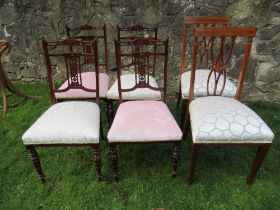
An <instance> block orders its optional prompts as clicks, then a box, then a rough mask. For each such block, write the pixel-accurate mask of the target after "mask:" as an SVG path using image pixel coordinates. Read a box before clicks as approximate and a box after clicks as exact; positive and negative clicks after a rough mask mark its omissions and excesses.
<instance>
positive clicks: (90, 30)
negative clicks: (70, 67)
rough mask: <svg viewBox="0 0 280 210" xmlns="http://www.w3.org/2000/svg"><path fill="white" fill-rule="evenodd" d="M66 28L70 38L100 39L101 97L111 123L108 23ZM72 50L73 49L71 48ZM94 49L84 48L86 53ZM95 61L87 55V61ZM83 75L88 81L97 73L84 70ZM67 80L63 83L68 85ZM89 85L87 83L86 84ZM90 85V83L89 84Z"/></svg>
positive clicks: (92, 96)
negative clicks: (98, 25) (108, 94)
mask: <svg viewBox="0 0 280 210" xmlns="http://www.w3.org/2000/svg"><path fill="white" fill-rule="evenodd" d="M65 28H66V34H67V37H68V38H72V39H79V40H84V41H89V40H94V39H97V40H98V45H99V47H98V57H99V71H100V74H99V78H100V82H99V83H100V99H102V100H103V101H104V103H105V111H106V114H107V118H108V123H109V124H110V122H111V119H110V111H111V107H110V104H109V102H108V100H107V92H108V90H109V76H108V70H109V67H108V62H109V59H108V43H107V29H106V24H104V25H103V26H102V27H96V26H92V25H89V24H83V25H81V26H79V27H69V26H67V25H66V26H65ZM70 50H71V49H70ZM92 50H93V49H91V48H90V47H89V46H87V48H85V49H84V52H85V53H91V52H92ZM92 61H93V58H91V57H89V56H87V57H86V59H85V61H84V62H85V63H91V62H92ZM82 77H83V78H84V80H86V81H87V78H91V77H95V73H94V72H93V71H89V72H83V73H82ZM66 84H67V81H66V82H65V83H64V84H63V85H62V86H66ZM85 86H87V84H85ZM89 87H90V85H89ZM77 92H78V91H77ZM79 95H80V96H83V94H82V93H77V97H78V98H79ZM70 97H71V94H70V93H68V94H63V95H62V97H61V98H62V99H67V98H70ZM94 97H95V96H94V95H91V96H89V98H94Z"/></svg>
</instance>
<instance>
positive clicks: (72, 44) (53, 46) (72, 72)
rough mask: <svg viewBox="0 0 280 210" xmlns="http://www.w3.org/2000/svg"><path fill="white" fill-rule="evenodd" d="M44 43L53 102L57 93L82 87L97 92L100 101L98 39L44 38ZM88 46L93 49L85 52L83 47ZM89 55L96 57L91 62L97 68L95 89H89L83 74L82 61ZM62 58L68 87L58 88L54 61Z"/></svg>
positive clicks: (97, 101)
mask: <svg viewBox="0 0 280 210" xmlns="http://www.w3.org/2000/svg"><path fill="white" fill-rule="evenodd" d="M42 45H43V50H44V56H45V61H46V66H47V72H48V81H49V89H50V93H51V99H52V102H53V103H56V98H55V93H58V92H66V91H68V90H70V89H81V90H84V91H87V92H95V93H96V103H99V65H98V46H97V40H94V41H81V40H77V39H65V40H63V41H46V40H45V39H44V38H43V39H42ZM86 46H90V47H91V49H93V51H92V52H91V53H85V52H84V51H83V49H85V47H86ZM69 48H71V49H72V52H69ZM74 50H75V51H74ZM50 51H51V52H50ZM87 56H89V57H91V58H93V59H94V60H93V62H92V63H91V64H92V66H93V68H94V69H95V77H96V81H95V84H96V88H95V89H89V88H87V87H85V86H83V81H82V75H81V74H82V66H83V63H81V58H84V57H87ZM61 59H63V61H62V63H64V66H65V70H66V75H67V83H68V85H67V87H66V88H63V89H57V88H55V85H54V81H53V71H54V67H55V65H54V64H53V61H54V60H56V62H57V61H60V60H61ZM61 70H62V69H61Z"/></svg>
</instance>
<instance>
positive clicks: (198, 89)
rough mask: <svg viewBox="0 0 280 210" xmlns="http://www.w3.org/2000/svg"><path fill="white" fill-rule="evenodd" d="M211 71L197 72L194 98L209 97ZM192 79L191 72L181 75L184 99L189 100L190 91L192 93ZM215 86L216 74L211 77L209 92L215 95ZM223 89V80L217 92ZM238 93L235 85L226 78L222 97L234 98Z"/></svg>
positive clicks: (200, 70)
mask: <svg viewBox="0 0 280 210" xmlns="http://www.w3.org/2000/svg"><path fill="white" fill-rule="evenodd" d="M209 73H210V70H209V69H197V70H196V71H195V85H194V96H195V97H205V96H207V80H208V76H209ZM190 78H191V72H190V71H187V72H184V73H183V74H182V75H181V93H182V98H183V99H188V98H189V91H190ZM214 84H215V76H214V74H212V75H211V80H210V81H209V92H210V93H213V91H214V86H215V85H214ZM222 87H223V79H222V78H221V79H220V81H219V83H218V86H217V92H218V93H219V92H220V90H221V89H222ZM235 93H236V86H235V84H234V83H233V82H232V81H231V80H229V79H228V78H226V82H225V88H224V90H223V93H222V96H224V97H231V98H233V97H234V96H235Z"/></svg>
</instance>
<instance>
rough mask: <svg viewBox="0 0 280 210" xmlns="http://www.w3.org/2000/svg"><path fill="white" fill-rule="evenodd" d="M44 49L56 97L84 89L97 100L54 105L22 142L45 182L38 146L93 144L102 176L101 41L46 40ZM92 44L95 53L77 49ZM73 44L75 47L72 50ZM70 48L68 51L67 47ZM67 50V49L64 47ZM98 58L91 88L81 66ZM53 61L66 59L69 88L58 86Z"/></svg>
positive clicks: (98, 177)
mask: <svg viewBox="0 0 280 210" xmlns="http://www.w3.org/2000/svg"><path fill="white" fill-rule="evenodd" d="M42 43H43V49H44V53H45V58H46V64H47V69H48V79H49V84H50V90H51V94H52V99H55V96H54V95H55V94H58V93H59V94H61V93H65V92H67V91H71V90H76V89H82V90H83V91H85V92H86V93H94V94H95V97H96V103H93V102H84V101H67V102H61V103H57V104H54V105H52V106H51V107H50V108H49V109H48V110H47V111H46V112H45V113H43V114H42V116H41V117H39V119H38V120H37V121H36V122H35V123H34V124H33V125H32V126H31V127H30V128H29V129H28V130H27V131H26V132H25V133H24V135H23V136H22V141H23V143H24V145H25V146H26V149H27V150H28V151H29V154H30V158H31V160H32V162H33V164H34V166H35V169H36V171H37V172H38V174H39V178H40V180H41V181H42V182H44V181H45V175H44V173H43V171H42V168H41V163H40V159H39V156H38V154H37V152H36V150H35V148H37V147H69V146H90V147H92V148H93V150H94V153H93V157H94V161H95V166H96V177H97V179H98V180H100V179H101V159H100V153H99V133H100V110H99V66H98V59H97V58H98V48H97V41H96V40H95V41H79V40H74V39H66V40H63V41H54V42H51V41H49V42H47V41H45V40H44V39H42ZM88 46H90V47H91V48H92V49H93V52H91V53H84V52H83V51H82V50H79V51H78V50H77V48H78V49H79V48H84V47H88ZM48 47H52V48H54V47H55V48H56V49H57V50H56V52H53V53H49V52H48V49H47V48H48ZM69 47H71V48H73V49H75V50H73V51H72V52H69ZM64 48H66V50H65V49H64ZM63 49H64V50H63ZM87 56H91V57H93V58H94V62H93V63H92V65H94V68H95V73H96V76H95V77H94V78H91V82H92V83H94V88H92V89H89V88H87V87H84V86H83V78H82V73H81V69H82V67H83V62H82V61H83V60H84V59H85V57H87ZM53 60H59V61H63V64H64V65H65V66H64V67H65V70H66V71H67V76H68V80H67V83H68V84H67V87H65V88H63V89H61V88H60V89H55V87H54V82H53V79H52V71H53V70H54V69H53V67H54V64H55V63H54V62H53Z"/></svg>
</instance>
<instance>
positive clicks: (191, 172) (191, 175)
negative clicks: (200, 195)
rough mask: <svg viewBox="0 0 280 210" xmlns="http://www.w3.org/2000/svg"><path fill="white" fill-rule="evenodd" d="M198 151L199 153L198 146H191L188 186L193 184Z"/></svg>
mask: <svg viewBox="0 0 280 210" xmlns="http://www.w3.org/2000/svg"><path fill="white" fill-rule="evenodd" d="M198 151H199V146H198V145H196V144H192V154H191V164H190V170H189V177H188V185H192V184H193V179H194V171H195V165H196V161H197V155H198Z"/></svg>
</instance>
